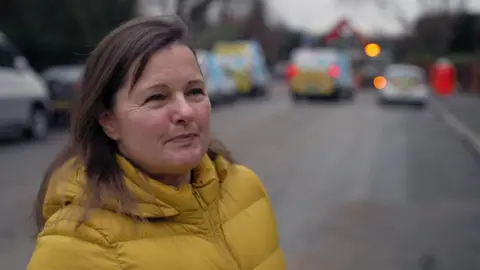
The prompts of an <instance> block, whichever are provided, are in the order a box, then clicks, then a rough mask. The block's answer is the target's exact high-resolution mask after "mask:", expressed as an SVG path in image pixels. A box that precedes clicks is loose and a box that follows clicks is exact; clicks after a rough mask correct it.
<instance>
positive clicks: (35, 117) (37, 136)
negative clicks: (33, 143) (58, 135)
mask: <svg viewBox="0 0 480 270" xmlns="http://www.w3.org/2000/svg"><path fill="white" fill-rule="evenodd" d="M48 130H49V119H48V114H47V112H46V111H45V110H44V109H42V108H34V109H33V110H32V112H31V113H30V118H29V120H28V127H27V130H26V137H27V138H29V139H33V140H44V139H45V138H46V137H47V135H48Z"/></svg>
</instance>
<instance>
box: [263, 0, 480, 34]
mask: <svg viewBox="0 0 480 270" xmlns="http://www.w3.org/2000/svg"><path fill="white" fill-rule="evenodd" d="M389 1H395V0H389ZM398 1H400V2H401V4H402V7H403V8H405V11H407V12H408V14H409V17H411V18H412V19H414V18H415V17H416V16H417V15H418V8H417V5H416V4H415V2H416V1H415V0H398ZM437 1H438V0H437ZM268 2H270V5H271V7H272V8H273V12H274V13H276V14H280V16H281V17H282V18H283V20H284V21H286V22H287V23H288V24H289V25H292V26H294V27H296V28H302V29H305V30H308V31H311V32H316V33H319V32H324V31H327V30H329V29H330V28H331V27H332V26H333V25H334V24H335V22H337V21H338V20H340V18H342V17H343V16H345V17H347V18H348V19H349V20H350V21H351V22H352V23H353V24H354V27H356V28H357V29H358V30H359V31H362V32H364V33H372V32H378V31H382V32H387V33H398V32H399V31H401V26H400V25H399V24H398V23H396V21H395V20H393V19H391V16H390V15H389V13H385V12H381V11H380V10H379V9H378V8H376V6H375V5H374V4H364V5H355V8H353V7H351V6H349V7H345V5H344V6H343V7H342V6H341V5H339V4H335V2H337V1H336V0H268ZM359 2H360V0H359ZM470 8H471V9H472V10H476V11H479V10H480V0H471V4H470ZM389 17H390V18H389Z"/></svg>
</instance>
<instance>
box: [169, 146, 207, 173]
mask: <svg viewBox="0 0 480 270" xmlns="http://www.w3.org/2000/svg"><path fill="white" fill-rule="evenodd" d="M204 154H205V152H204V151H177V152H176V153H175V154H172V157H171V159H170V162H169V163H170V164H169V165H170V166H169V167H170V168H171V170H172V171H175V172H177V173H180V172H187V171H189V170H192V169H193V168H195V167H196V166H198V164H199V163H200V161H201V160H202V158H203V156H204ZM170 168H169V169H170Z"/></svg>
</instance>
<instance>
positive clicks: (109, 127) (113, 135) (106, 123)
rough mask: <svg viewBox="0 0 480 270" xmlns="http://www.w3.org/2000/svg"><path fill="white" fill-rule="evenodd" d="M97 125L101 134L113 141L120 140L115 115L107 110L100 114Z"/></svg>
mask: <svg viewBox="0 0 480 270" xmlns="http://www.w3.org/2000/svg"><path fill="white" fill-rule="evenodd" d="M98 123H99V124H100V126H102V129H103V132H105V134H106V135H107V136H108V137H110V139H112V140H114V141H118V140H120V132H119V128H118V121H117V119H116V117H115V115H114V114H113V113H112V112H111V111H108V110H105V111H103V112H101V113H100V116H99V117H98Z"/></svg>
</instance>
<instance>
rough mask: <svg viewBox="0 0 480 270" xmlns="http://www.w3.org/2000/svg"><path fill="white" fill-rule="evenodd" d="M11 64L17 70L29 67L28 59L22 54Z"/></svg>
mask: <svg viewBox="0 0 480 270" xmlns="http://www.w3.org/2000/svg"><path fill="white" fill-rule="evenodd" d="M13 66H14V67H15V69H17V70H26V69H29V67H30V66H29V65H28V61H27V59H25V58H24V57H22V56H19V57H16V58H15V60H14V61H13Z"/></svg>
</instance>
